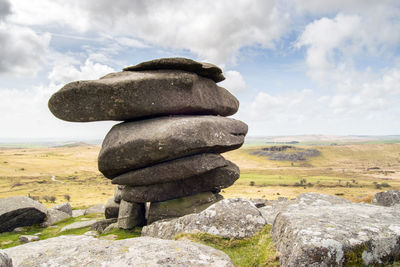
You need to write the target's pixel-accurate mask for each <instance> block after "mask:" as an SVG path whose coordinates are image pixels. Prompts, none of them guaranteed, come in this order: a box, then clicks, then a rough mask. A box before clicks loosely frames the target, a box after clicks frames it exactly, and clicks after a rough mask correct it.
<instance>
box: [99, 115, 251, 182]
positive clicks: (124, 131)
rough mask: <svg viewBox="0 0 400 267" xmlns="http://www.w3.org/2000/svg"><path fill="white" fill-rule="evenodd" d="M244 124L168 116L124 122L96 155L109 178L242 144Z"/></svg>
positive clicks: (201, 117) (108, 136)
mask: <svg viewBox="0 0 400 267" xmlns="http://www.w3.org/2000/svg"><path fill="white" fill-rule="evenodd" d="M246 134H247V125H246V124H245V123H243V122H241V121H238V120H235V119H231V118H224V117H217V116H171V117H160V118H155V119H148V120H141V121H134V122H125V123H120V124H117V125H115V126H114V127H112V129H111V130H110V131H109V132H108V134H107V135H106V137H105V139H104V141H103V144H102V147H101V150H100V154H99V158H98V167H99V170H100V171H101V172H102V173H103V174H104V176H106V177H108V178H114V177H115V176H118V175H120V174H122V173H125V172H128V171H131V170H135V169H138V168H143V167H147V166H149V165H153V164H156V163H160V162H163V161H167V160H172V159H176V158H180V157H184V156H190V155H195V154H200V153H210V152H211V153H223V152H226V151H229V150H234V149H237V148H239V147H241V146H242V144H243V142H244V137H245V135H246Z"/></svg>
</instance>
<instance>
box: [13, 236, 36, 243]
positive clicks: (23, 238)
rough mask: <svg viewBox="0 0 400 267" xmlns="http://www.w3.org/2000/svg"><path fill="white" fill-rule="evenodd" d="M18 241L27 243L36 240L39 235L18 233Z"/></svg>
mask: <svg viewBox="0 0 400 267" xmlns="http://www.w3.org/2000/svg"><path fill="white" fill-rule="evenodd" d="M18 240H19V242H21V243H29V242H33V241H38V240H39V237H38V236H36V235H20V236H19V237H18Z"/></svg>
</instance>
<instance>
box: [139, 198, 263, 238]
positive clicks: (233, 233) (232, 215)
mask: <svg viewBox="0 0 400 267" xmlns="http://www.w3.org/2000/svg"><path fill="white" fill-rule="evenodd" d="M264 225H265V220H264V218H263V217H262V216H261V213H260V211H259V210H258V209H257V208H256V206H254V204H253V203H251V202H250V201H249V200H247V199H243V198H231V199H223V200H221V201H218V202H217V203H215V204H214V205H212V206H210V207H208V208H207V209H206V210H204V211H202V212H200V213H195V214H189V215H186V216H183V217H180V218H177V219H172V220H169V221H158V222H154V223H152V224H151V225H148V226H145V227H143V229H142V236H152V237H158V238H164V239H172V238H174V236H175V235H176V234H179V233H196V232H199V231H200V232H205V233H209V234H213V235H218V236H221V237H225V238H245V237H251V236H253V235H254V234H255V233H257V232H258V231H260V230H261V229H262V228H263V227H264Z"/></svg>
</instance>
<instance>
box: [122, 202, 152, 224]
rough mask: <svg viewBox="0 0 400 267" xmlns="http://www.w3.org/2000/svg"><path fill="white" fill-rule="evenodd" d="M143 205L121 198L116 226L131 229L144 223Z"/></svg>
mask: <svg viewBox="0 0 400 267" xmlns="http://www.w3.org/2000/svg"><path fill="white" fill-rule="evenodd" d="M145 221H146V219H145V207H144V204H143V203H131V202H127V201H125V200H121V203H120V206H119V214H118V227H119V228H121V229H132V228H133V227H135V226H142V225H144V224H145Z"/></svg>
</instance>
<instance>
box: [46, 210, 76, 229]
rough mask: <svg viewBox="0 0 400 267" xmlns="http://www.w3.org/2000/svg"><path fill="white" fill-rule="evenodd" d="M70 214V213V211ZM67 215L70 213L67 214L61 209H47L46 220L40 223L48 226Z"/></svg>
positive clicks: (65, 217)
mask: <svg viewBox="0 0 400 267" xmlns="http://www.w3.org/2000/svg"><path fill="white" fill-rule="evenodd" d="M71 214H72V212H71ZM69 217H71V215H69V214H67V213H65V212H63V211H60V210H57V209H48V211H47V216H46V220H45V221H44V222H43V223H42V224H41V226H42V227H48V226H50V225H53V224H55V223H57V222H59V221H62V220H64V219H67V218H69Z"/></svg>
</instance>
